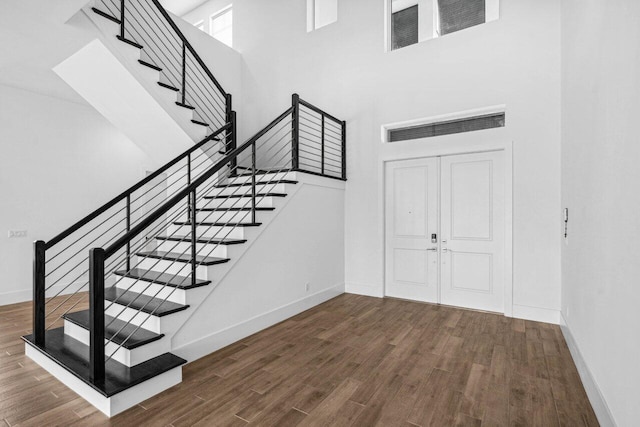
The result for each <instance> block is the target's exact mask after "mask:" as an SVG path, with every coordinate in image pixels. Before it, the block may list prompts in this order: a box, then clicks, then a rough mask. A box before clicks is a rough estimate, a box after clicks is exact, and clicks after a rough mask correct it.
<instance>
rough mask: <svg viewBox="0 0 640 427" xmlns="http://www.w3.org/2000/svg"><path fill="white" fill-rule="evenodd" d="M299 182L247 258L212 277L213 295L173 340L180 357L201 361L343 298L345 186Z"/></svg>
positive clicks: (305, 178) (258, 233) (190, 313)
mask: <svg viewBox="0 0 640 427" xmlns="http://www.w3.org/2000/svg"><path fill="white" fill-rule="evenodd" d="M295 179H296V180H297V181H298V184H297V185H295V186H293V187H296V188H295V190H294V191H288V195H287V197H285V199H287V200H286V201H282V202H281V203H279V204H278V205H277V206H276V210H275V212H273V216H272V217H271V218H270V219H269V220H268V221H263V220H262V218H263V217H261V216H259V217H258V218H259V221H260V222H262V226H260V227H257V229H255V234H252V235H251V236H247V238H248V239H249V241H248V242H247V243H246V244H245V245H246V248H245V249H244V250H243V252H242V254H241V256H237V255H236V259H233V256H232V262H230V263H229V264H230V265H228V267H227V268H226V270H225V272H224V273H222V274H220V275H217V276H215V274H216V273H215V272H213V271H210V273H211V276H209V278H210V279H212V280H214V283H213V285H214V286H213V288H212V289H211V290H210V291H209V292H208V293H207V295H203V294H201V295H200V296H201V297H202V299H201V303H200V304H199V305H198V306H193V305H192V306H191V307H190V309H189V310H187V311H185V314H184V315H183V317H182V318H181V322H179V323H180V325H181V326H180V327H179V328H178V329H177V330H175V331H172V332H171V333H170V339H171V352H172V353H173V354H176V355H178V356H180V357H182V358H184V359H186V360H187V361H193V360H196V359H198V358H200V357H203V356H205V355H207V354H210V353H212V352H214V351H216V350H219V349H220V348H223V347H225V346H227V345H229V344H231V343H233V342H236V341H238V340H240V339H242V338H245V337H247V336H249V335H251V334H254V333H256V332H258V331H260V330H262V329H264V328H267V327H269V326H272V325H274V324H276V323H278V322H280V321H282V320H285V319H287V318H289V317H291V316H294V315H295V314H298V313H300V312H302V311H304V310H307V309H309V308H311V307H313V306H315V305H317V304H320V303H322V302H324V301H326V300H328V299H331V298H334V297H336V296H338V295H340V294H342V293H344V256H343V255H344V190H345V183H344V182H342V181H337V180H331V179H327V178H322V177H316V176H313V175H307V174H304V173H300V172H297V173H296V178H295ZM260 214H262V213H260ZM311 242H312V243H313V244H310V243H311ZM215 268H216V266H214V267H210V269H215ZM220 273H221V272H220ZM307 283H309V284H310V289H309V290H308V291H307V290H306V288H305V285H306V284H307Z"/></svg>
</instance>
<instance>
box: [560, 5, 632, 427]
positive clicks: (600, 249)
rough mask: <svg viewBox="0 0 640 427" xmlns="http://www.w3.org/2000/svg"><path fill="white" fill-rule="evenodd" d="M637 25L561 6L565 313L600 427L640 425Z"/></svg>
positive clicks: (625, 13) (623, 8)
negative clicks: (566, 223) (566, 233)
mask: <svg viewBox="0 0 640 427" xmlns="http://www.w3.org/2000/svg"><path fill="white" fill-rule="evenodd" d="M639 19H640V3H638V2H637V1H633V0H626V1H624V0H619V1H596V0H588V1H578V0H565V1H564V2H563V9H562V25H563V29H562V49H563V52H562V123H563V127H562V204H563V206H566V207H568V208H569V211H570V212H569V217H570V220H569V239H568V242H567V243H566V244H564V245H563V249H562V282H563V288H562V314H563V317H564V319H565V321H566V324H567V329H565V333H567V334H568V341H569V342H571V341H574V343H575V346H576V348H575V349H574V350H577V351H575V352H574V358H576V359H577V364H578V366H579V367H580V366H581V365H583V364H584V369H583V370H582V372H581V374H582V377H583V382H584V383H585V386H586V388H587V392H588V393H589V397H590V398H591V401H592V403H593V406H594V409H595V410H596V413H597V415H598V418H599V420H600V422H601V424H602V425H611V424H610V420H611V418H613V419H615V422H616V423H617V425H620V426H631V425H637V424H638V419H640V393H638V384H639V383H640V365H638V355H639V354H640V340H639V339H638V325H640V310H638V301H640V286H638V281H639V278H640V262H638V254H640V221H639V219H638V218H639V217H638V213H639V212H640V191H639V187H638V183H639V182H640V168H639V167H638V164H639V163H640V144H638V130H637V123H638V117H640V84H639V80H638V76H640V56H638V40H640V26H638V22H639ZM576 356H577V357H576ZM599 393H601V395H599ZM607 405H608V408H609V410H610V414H611V417H609V413H608V411H607V407H606V406H607Z"/></svg>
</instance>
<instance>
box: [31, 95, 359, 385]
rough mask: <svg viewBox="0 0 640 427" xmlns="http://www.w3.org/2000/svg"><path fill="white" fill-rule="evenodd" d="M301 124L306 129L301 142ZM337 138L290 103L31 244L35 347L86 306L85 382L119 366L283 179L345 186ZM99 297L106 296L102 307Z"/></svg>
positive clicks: (321, 120) (316, 115) (223, 134)
mask: <svg viewBox="0 0 640 427" xmlns="http://www.w3.org/2000/svg"><path fill="white" fill-rule="evenodd" d="M307 116H308V117H307ZM234 119H235V117H234ZM304 126H307V127H308V128H309V129H308V130H309V133H311V132H314V129H315V133H314V137H311V136H310V138H308V141H306V140H305V139H303V136H302V135H303V129H304ZM344 131H345V123H344V122H343V121H340V120H338V119H336V118H335V117H333V116H331V115H330V114H328V113H325V112H323V111H322V110H320V109H319V108H317V107H314V106H313V105H311V104H309V103H307V102H306V101H304V100H301V99H299V97H298V96H297V95H294V96H293V104H292V106H291V107H290V108H288V109H287V110H286V111H285V112H283V113H282V114H281V115H280V116H278V117H277V118H276V119H275V120H273V121H272V122H271V123H270V124H269V125H267V126H266V127H265V128H264V129H262V130H261V131H260V132H258V133H257V134H256V135H255V136H254V137H252V138H250V139H249V140H248V141H247V142H245V143H244V144H242V145H241V146H239V147H237V148H233V149H229V144H228V136H229V135H230V134H231V135H235V132H236V131H235V120H234V122H233V123H227V124H225V125H224V126H223V127H221V128H219V129H218V130H217V131H216V132H214V133H213V134H212V135H211V136H210V137H208V138H206V139H205V140H203V141H202V142H200V143H199V144H197V145H195V146H194V147H193V148H191V149H189V150H187V151H186V152H185V153H183V154H181V155H180V156H178V157H176V158H175V159H174V160H172V161H171V162H169V163H168V164H167V165H165V166H164V167H162V168H161V169H159V170H158V171H156V172H154V173H153V174H151V175H149V176H148V177H147V178H145V179H144V180H142V181H141V182H139V183H137V184H136V185H134V186H133V187H131V188H130V189H128V190H127V191H125V192H123V193H122V194H120V195H119V196H118V197H116V198H114V199H113V200H112V201H110V202H109V203H107V204H105V205H104V206H103V207H101V208H100V209H98V210H96V211H94V212H93V213H91V214H90V215H88V216H87V217H86V218H85V219H83V220H81V221H79V222H78V223H77V224H75V225H74V226H72V227H70V228H69V229H67V230H66V231H64V232H63V233H61V234H59V235H58V236H56V237H54V238H53V239H51V240H50V241H49V242H46V243H45V242H36V244H35V262H34V296H35V304H34V336H35V342H36V344H37V345H39V346H41V347H43V348H46V347H45V331H46V330H47V329H48V328H51V327H55V326H58V324H59V321H60V319H63V318H64V316H65V315H66V314H69V313H72V312H73V311H74V310H78V309H79V308H84V307H83V306H81V304H85V305H86V304H88V305H89V317H90V321H89V326H88V328H89V337H90V339H89V341H90V343H89V347H90V372H91V378H92V381H93V382H94V383H96V384H98V383H102V382H103V381H104V379H105V366H106V363H107V362H108V361H109V360H111V359H113V358H114V357H115V358H116V360H119V359H118V357H119V356H117V355H118V352H119V351H121V350H122V349H123V348H126V345H127V343H128V342H129V341H130V340H131V339H132V337H133V336H134V334H135V333H136V332H137V331H138V330H139V329H140V328H144V327H145V324H146V323H147V321H148V320H149V319H150V318H151V316H153V315H154V314H156V311H157V310H159V309H160V308H161V307H162V305H163V304H165V303H166V302H167V301H172V300H171V298H172V297H173V296H174V295H175V293H176V292H177V291H178V289H184V287H183V285H187V286H195V285H196V284H197V281H198V280H199V279H198V275H199V274H200V273H201V272H202V271H201V270H202V268H204V267H203V265H206V262H205V260H208V259H211V257H215V256H216V254H217V253H218V251H219V248H220V245H223V244H225V242H227V241H228V240H233V238H234V235H235V234H234V233H235V232H236V230H237V229H238V227H244V226H248V225H258V222H257V212H258V211H259V210H260V207H261V205H262V204H263V202H264V201H265V200H266V199H267V198H270V197H274V196H278V195H279V193H278V192H279V191H280V192H281V191H282V190H281V189H279V186H281V184H282V183H283V181H284V182H286V181H285V180H286V178H287V176H288V173H289V172H292V171H303V172H305V173H312V174H316V175H322V176H326V177H330V178H336V179H346V167H345V163H344V152H345V142H346V139H345V133H344ZM337 141H339V142H340V143H338V142H337ZM334 146H336V147H334ZM332 150H333V151H332ZM340 152H341V153H342V155H338V154H337V153H340ZM307 153H312V154H307ZM313 153H315V155H314V154H313ZM307 156H310V157H307ZM335 156H337V157H336V158H337V160H334V159H333V157H335ZM303 160H304V161H303ZM307 162H309V163H307ZM337 165H340V167H337ZM267 174H268V175H267ZM231 177H233V178H234V180H233V181H231V180H230V178H231ZM263 177H266V179H263ZM158 248H161V250H159V249H158ZM160 276H162V277H163V279H162V280H161V281H159V280H156V279H155V278H156V277H160ZM169 284H170V285H169ZM61 287H62V288H61ZM87 289H88V295H87V293H86V292H84V291H85V290H87ZM107 292H110V294H111V295H116V297H115V298H113V297H111V298H109V299H108V301H107V298H106V296H107V295H106V293H107ZM127 293H129V297H126V298H121V297H120V296H122V295H124V294H127ZM47 295H48V298H49V300H48V302H47V305H48V307H49V309H48V310H47V309H46V308H45V307H46V306H45V299H46V298H47ZM118 295H120V296H118ZM141 297H142V299H140V298H141ZM151 301H153V304H154V307H155V308H153V307H149V304H151ZM116 320H118V323H117V324H114V322H115V321H116ZM116 325H119V326H117V327H116ZM114 328H117V330H115V331H114ZM125 328H129V329H126V330H127V332H126V336H125V337H124V338H123V335H124V334H125V332H124V331H125ZM106 330H109V331H110V332H109V335H108V336H107V335H106ZM120 360H121V359H120Z"/></svg>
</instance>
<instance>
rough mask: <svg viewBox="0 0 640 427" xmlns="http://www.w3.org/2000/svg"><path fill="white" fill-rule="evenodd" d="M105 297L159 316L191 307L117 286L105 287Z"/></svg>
mask: <svg viewBox="0 0 640 427" xmlns="http://www.w3.org/2000/svg"><path fill="white" fill-rule="evenodd" d="M104 299H106V300H107V301H111V302H115V303H117V304H120V305H124V306H128V307H129V308H131V309H133V310H137V311H143V312H145V313H148V314H152V315H154V316H157V317H162V316H167V315H169V314H173V313H177V312H179V311H182V310H186V309H187V308H189V306H188V305H183V304H178V303H175V302H172V301H165V300H164V299H161V298H153V297H151V296H149V295H144V294H139V293H137V292H133V291H127V290H125V289H119V288H116V287H111V288H108V289H105V291H104ZM107 306H108V304H107Z"/></svg>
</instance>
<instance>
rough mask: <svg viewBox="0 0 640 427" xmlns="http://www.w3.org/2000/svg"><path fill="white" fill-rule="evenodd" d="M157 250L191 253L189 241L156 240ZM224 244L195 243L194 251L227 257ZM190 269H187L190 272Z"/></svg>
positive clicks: (199, 253) (200, 253) (206, 254)
mask: <svg viewBox="0 0 640 427" xmlns="http://www.w3.org/2000/svg"><path fill="white" fill-rule="evenodd" d="M158 243H159V245H158V250H159V251H171V252H178V253H182V252H185V253H188V254H190V253H191V242H173V241H170V240H158ZM227 249H228V248H227V246H226V245H216V244H214V243H196V253H198V255H205V256H212V257H218V258H228V256H227V252H228V250H227ZM190 271H191V270H189V272H190Z"/></svg>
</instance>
